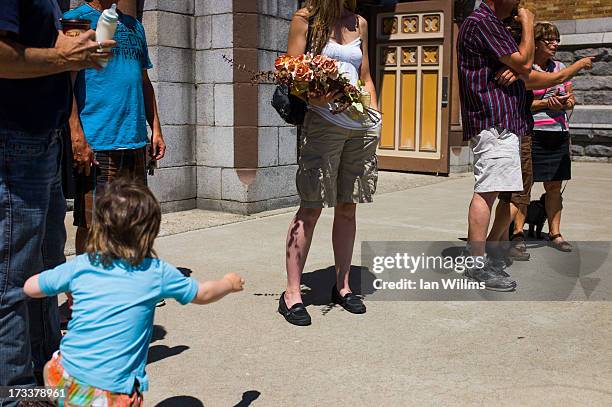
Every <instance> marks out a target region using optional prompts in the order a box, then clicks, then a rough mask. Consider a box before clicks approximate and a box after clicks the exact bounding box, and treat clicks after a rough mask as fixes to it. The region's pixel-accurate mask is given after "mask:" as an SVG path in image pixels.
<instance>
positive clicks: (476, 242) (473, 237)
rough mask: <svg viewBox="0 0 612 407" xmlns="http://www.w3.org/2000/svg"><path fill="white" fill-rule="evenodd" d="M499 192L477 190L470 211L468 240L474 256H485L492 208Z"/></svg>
mask: <svg viewBox="0 0 612 407" xmlns="http://www.w3.org/2000/svg"><path fill="white" fill-rule="evenodd" d="M497 194H498V193H497V192H483V193H478V192H475V193H474V196H473V197H472V202H471V203H470V209H469V213H468V242H469V243H470V246H471V254H472V256H484V253H485V242H486V240H487V230H488V229H489V222H490V220H491V209H492V208H493V203H494V202H495V199H496V198H497Z"/></svg>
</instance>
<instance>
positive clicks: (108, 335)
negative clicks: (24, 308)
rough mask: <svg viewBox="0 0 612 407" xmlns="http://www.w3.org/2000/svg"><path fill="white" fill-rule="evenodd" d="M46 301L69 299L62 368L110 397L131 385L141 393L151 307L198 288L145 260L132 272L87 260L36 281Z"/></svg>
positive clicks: (185, 298) (186, 298) (186, 297)
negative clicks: (62, 295) (60, 296)
mask: <svg viewBox="0 0 612 407" xmlns="http://www.w3.org/2000/svg"><path fill="white" fill-rule="evenodd" d="M39 284H40V288H41V290H42V291H43V293H45V294H46V295H48V296H53V295H57V294H59V293H61V292H70V293H72V296H73V297H74V305H73V307H72V319H71V320H70V323H69V324H68V333H67V334H66V335H65V336H64V337H63V338H62V342H61V345H60V352H61V355H62V366H63V367H64V369H65V370H66V371H67V372H68V374H70V375H71V376H72V377H74V378H75V379H77V380H80V381H82V382H84V383H86V384H89V385H91V386H95V387H97V388H100V389H104V390H109V391H111V392H115V393H127V394H131V393H132V392H133V390H134V385H135V381H136V380H138V383H139V386H140V390H141V391H146V390H147V389H148V386H149V383H148V378H147V374H146V372H145V364H146V361H147V353H148V351H149V343H150V341H151V335H152V332H153V317H154V314H155V304H157V302H159V301H160V300H161V299H163V298H174V299H176V300H177V301H178V302H180V303H181V304H188V303H190V302H192V301H193V299H194V298H195V296H196V294H197V292H198V283H197V282H196V281H195V280H194V279H192V278H189V277H185V276H184V275H183V274H181V272H180V271H179V270H177V269H176V268H175V267H173V266H171V265H170V264H168V263H166V262H164V261H162V260H159V259H152V258H147V259H145V260H144V261H143V262H142V263H141V264H140V265H139V266H138V267H130V266H129V265H127V264H124V263H122V262H116V263H115V265H114V266H113V267H112V268H107V269H105V268H103V267H102V266H96V265H93V264H92V263H91V262H90V261H89V257H88V255H87V254H84V255H81V256H77V257H76V258H74V259H73V260H71V261H69V262H67V263H64V264H62V265H61V266H58V267H56V268H54V269H52V270H48V271H45V272H43V273H42V274H41V275H40V277H39Z"/></svg>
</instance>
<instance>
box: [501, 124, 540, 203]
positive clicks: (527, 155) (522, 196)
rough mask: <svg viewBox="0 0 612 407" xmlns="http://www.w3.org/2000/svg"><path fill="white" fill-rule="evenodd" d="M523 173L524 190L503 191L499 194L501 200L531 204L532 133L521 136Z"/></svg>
mask: <svg viewBox="0 0 612 407" xmlns="http://www.w3.org/2000/svg"><path fill="white" fill-rule="evenodd" d="M521 175H522V176H523V190H522V191H520V192H502V193H501V194H499V200H500V201H503V202H508V203H513V204H515V205H516V206H521V205H524V206H527V205H529V201H530V200H531V187H532V186H533V166H532V160H531V134H527V135H525V136H523V137H521Z"/></svg>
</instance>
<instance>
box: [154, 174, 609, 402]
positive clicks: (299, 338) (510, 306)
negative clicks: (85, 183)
mask: <svg viewBox="0 0 612 407" xmlns="http://www.w3.org/2000/svg"><path fill="white" fill-rule="evenodd" d="M384 177H385V175H383V178H384ZM438 181H443V182H436V183H434V184H431V185H425V186H418V187H415V188H411V189H406V190H403V191H396V192H390V193H386V194H381V195H379V196H377V199H376V202H375V203H374V204H372V205H363V206H361V207H360V208H359V210H358V236H357V241H358V242H357V244H356V247H355V254H354V258H353V259H354V260H353V263H354V264H356V265H359V258H360V253H359V250H360V245H359V241H362V240H411V241H424V240H448V241H456V240H457V239H459V238H463V237H465V235H466V228H467V226H466V217H467V207H468V203H469V200H470V198H471V190H472V182H473V181H472V178H471V177H469V176H468V177H454V178H448V179H440V180H438ZM611 185H612V166H610V165H607V164H589V163H579V164H575V165H574V179H573V181H571V182H570V184H569V186H568V187H567V190H566V192H565V195H564V197H565V200H564V205H565V210H564V212H563V220H562V231H563V233H564V235H565V236H566V237H567V238H568V239H569V240H602V241H611V240H612V218H611V217H610V212H611V210H612V189H611V188H610V186H611ZM540 191H541V186H538V187H536V190H535V191H534V194H533V197H537V196H539V194H540V193H541V192H540ZM200 214H201V213H200ZM268 215H269V216H260V217H256V218H249V219H246V220H245V219H243V218H232V219H229V218H228V222H229V223H228V222H225V223H227V224H225V225H221V226H212V227H206V228H204V229H201V230H196V231H191V232H187V233H180V234H175V235H168V236H166V237H161V238H159V239H158V241H157V249H158V253H159V255H160V257H162V258H164V259H165V260H167V261H169V262H171V263H173V264H175V265H176V266H181V267H187V268H189V269H191V270H193V276H194V277H195V278H197V279H199V280H204V279H211V278H217V277H220V276H222V275H223V274H225V273H227V272H232V271H233V272H238V273H240V274H242V275H243V276H244V277H245V279H246V281H247V285H246V290H245V292H243V293H240V294H235V295H232V296H230V297H228V298H226V299H224V300H222V301H220V302H219V303H216V304H213V305H209V306H204V307H198V306H194V305H190V306H186V307H181V306H180V305H178V304H177V303H175V302H173V301H169V302H168V305H166V306H165V307H163V308H160V309H158V311H157V315H156V329H155V335H154V340H153V343H152V344H151V351H150V363H149V365H148V373H149V376H150V381H151V388H150V391H149V392H148V393H147V395H146V400H147V401H146V405H151V406H154V405H159V406H181V407H190V406H201V405H204V406H207V407H208V406H212V407H216V406H249V405H250V406H292V407H293V406H332V405H354V406H378V407H380V406H538V407H539V406H610V405H612V390H611V389H612V386H611V383H612V341H611V340H610V337H611V334H612V304H611V303H609V302H379V301H369V302H368V301H367V298H366V304H367V306H368V312H367V314H365V315H361V316H358V315H352V314H349V313H347V312H345V311H344V310H343V309H341V308H338V307H334V306H330V305H328V304H327V300H326V298H328V297H329V290H330V289H331V286H332V285H333V282H332V280H333V271H332V269H331V268H330V266H332V265H333V263H334V261H333V254H332V250H331V223H332V220H333V212H332V211H331V210H326V211H324V214H323V215H322V217H321V220H320V222H319V224H318V226H317V230H316V232H315V237H314V241H313V244H312V248H311V252H310V256H309V258H308V263H307V265H306V270H305V278H306V279H308V280H309V281H316V284H314V287H313V290H314V291H316V292H315V295H313V296H311V298H314V300H313V301H314V305H310V306H309V307H308V309H309V312H310V314H311V315H312V319H313V325H312V326H310V327H294V326H291V325H289V324H288V323H286V322H285V321H284V320H283V318H282V317H281V316H280V315H279V314H278V313H277V312H276V307H277V304H278V297H279V295H280V294H281V292H282V291H283V289H284V285H285V267H284V262H285V260H284V243H285V234H286V231H287V227H288V224H289V222H290V220H291V218H292V216H293V211H291V212H285V213H276V214H271V215H270V214H268ZM172 216H183V218H184V219H183V220H184V221H185V220H188V219H189V217H190V216H197V213H194V214H182V215H180V214H179V215H170V216H168V217H166V218H169V217H172ZM228 216H229V217H231V216H235V215H228ZM168 222H170V223H172V222H171V221H168ZM190 222H191V223H193V222H194V221H190ZM232 222H233V223H232ZM180 223H181V222H178V224H180ZM221 223H224V222H221ZM175 232H176V230H175ZM168 233H169V232H168ZM537 250H541V251H545V250H553V249H551V248H548V247H542V248H539V249H537ZM312 285H313V284H311V286H312ZM317 304H318V305H317Z"/></svg>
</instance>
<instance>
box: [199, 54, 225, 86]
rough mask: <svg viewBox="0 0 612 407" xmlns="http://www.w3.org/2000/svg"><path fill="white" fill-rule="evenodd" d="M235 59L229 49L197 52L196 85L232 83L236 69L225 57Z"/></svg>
mask: <svg viewBox="0 0 612 407" xmlns="http://www.w3.org/2000/svg"><path fill="white" fill-rule="evenodd" d="M224 55H225V56H226V57H227V58H230V59H231V58H232V57H233V51H232V49H231V48H229V49H223V48H222V49H211V50H202V51H196V67H195V71H196V83H232V82H233V81H234V68H233V67H232V65H231V64H230V63H229V62H227V61H226V60H225V59H224V58H223V56H224Z"/></svg>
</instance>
